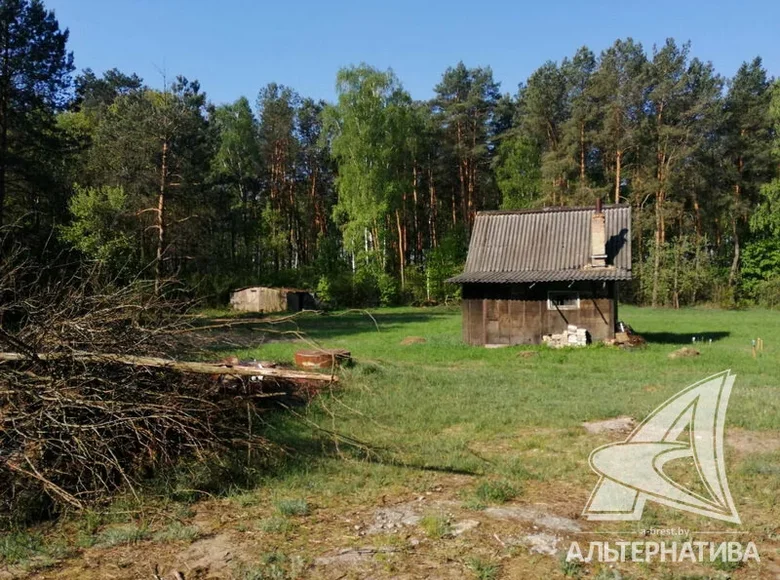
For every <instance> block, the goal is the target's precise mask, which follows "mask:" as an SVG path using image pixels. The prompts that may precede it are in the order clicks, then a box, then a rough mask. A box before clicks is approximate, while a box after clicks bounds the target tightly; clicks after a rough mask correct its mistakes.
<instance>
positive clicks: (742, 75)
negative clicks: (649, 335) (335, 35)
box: [0, 0, 780, 307]
mask: <svg viewBox="0 0 780 580" xmlns="http://www.w3.org/2000/svg"><path fill="white" fill-rule="evenodd" d="M67 43H68V31H67V30H64V29H62V28H61V27H60V24H59V23H58V22H57V20H56V18H55V16H54V14H53V13H52V12H51V11H48V10H47V9H46V7H45V6H44V5H43V3H42V2H40V1H39V0H0V227H3V228H4V229H5V230H8V231H10V232H12V236H11V238H12V239H13V240H15V241H16V242H17V243H18V244H19V245H21V246H23V247H25V248H27V249H28V250H29V251H30V252H33V253H35V254H38V255H45V254H46V253H49V254H51V255H54V254H55V253H56V254H57V255H61V253H62V252H63V251H65V252H70V253H72V254H73V255H75V256H79V257H81V258H83V259H85V260H88V261H92V262H94V263H95V264H98V265H99V266H100V267H101V268H104V269H105V270H106V271H107V272H110V273H111V274H112V275H113V276H115V277H116V279H117V280H119V281H122V282H123V283H131V282H132V281H133V280H137V279H139V278H144V279H153V280H155V281H156V282H157V283H158V285H159V284H160V283H161V281H163V280H171V279H175V280H177V281H178V282H179V283H180V287H181V288H182V291H184V292H188V293H192V294H194V295H198V296H201V297H204V298H206V299H207V300H209V301H212V302H215V303H216V302H224V300H225V299H226V296H227V293H228V292H229V291H230V290H231V289H234V288H236V287H240V286H247V285H256V284H284V285H294V286H305V287H309V288H313V289H316V290H317V291H318V293H319V295H320V297H322V298H323V299H325V300H327V301H328V302H330V303H332V304H334V305H338V306H347V305H358V304H376V303H381V304H393V303H402V302H410V303H427V302H440V301H444V300H447V299H449V298H452V297H456V296H457V288H454V287H452V286H450V285H448V284H446V283H445V280H446V279H447V278H448V277H449V276H451V275H453V274H455V273H457V272H458V271H459V269H460V268H461V267H462V264H463V261H464V259H465V251H466V248H467V244H468V237H469V233H470V228H471V225H472V223H473V220H474V217H475V215H476V212H478V211H480V210H490V209H523V208H534V207H545V206H579V205H591V204H593V203H594V202H595V200H596V199H597V198H601V199H604V200H606V201H609V202H611V203H621V204H629V205H631V207H632V208H633V217H634V228H633V235H634V239H633V256H634V272H635V280H634V281H633V283H632V284H631V285H630V286H629V287H627V288H626V292H625V295H624V298H625V299H628V300H632V301H634V302H636V303H640V304H652V305H671V306H675V307H677V306H681V305H685V304H694V303H697V302H702V301H714V302H718V303H721V304H726V305H733V304H740V303H745V302H757V303H763V304H766V305H770V306H774V305H776V304H778V303H780V238H779V237H778V235H779V234H780V171H779V169H780V165H779V162H780V84H778V83H777V82H775V81H774V80H773V79H772V78H771V77H770V76H769V75H768V73H767V71H766V69H765V68H764V67H763V65H762V62H761V59H760V58H758V57H756V58H754V59H752V60H750V61H748V62H745V63H744V64H743V65H742V66H741V67H740V68H739V70H738V71H737V72H736V74H735V75H734V76H733V77H732V78H725V77H723V76H721V75H719V74H718V73H717V72H716V71H715V70H714V69H713V66H712V64H711V63H708V62H704V61H702V60H700V59H698V58H696V57H695V56H693V55H692V54H691V46H690V44H688V43H679V42H677V41H675V40H673V39H668V40H666V41H665V42H664V43H663V44H661V45H659V46H654V47H652V48H651V49H649V50H648V49H646V48H644V47H643V46H642V45H640V44H639V43H637V42H635V41H633V40H632V39H630V38H627V39H619V40H617V41H615V43H614V44H613V45H612V46H610V47H609V48H607V49H605V50H603V51H602V52H601V53H599V54H596V53H594V52H593V51H592V50H590V49H588V48H587V47H583V48H581V49H579V50H578V51H577V52H576V53H575V54H574V55H573V56H572V57H571V58H565V59H563V60H562V61H561V62H553V61H548V62H545V63H543V64H542V65H541V66H540V67H539V68H538V69H537V70H536V71H534V72H533V74H531V75H530V77H529V78H528V79H527V80H526V81H525V82H523V83H520V84H519V86H518V89H517V91H516V92H514V94H510V93H507V92H502V89H501V86H500V83H499V82H497V81H496V80H495V79H494V78H493V73H492V71H491V69H490V68H489V67H476V68H470V67H467V66H466V65H465V64H463V63H462V62H461V63H458V64H457V65H455V66H453V67H451V68H448V69H447V70H446V71H444V73H443V74H442V77H441V79H440V80H439V82H438V84H436V85H435V88H434V97H433V98H432V99H430V100H426V101H420V100H414V99H413V98H412V97H411V96H410V95H409V93H408V92H407V91H406V90H404V88H403V85H402V83H401V81H400V80H399V79H398V78H397V77H396V76H395V75H394V74H393V72H392V71H383V70H377V69H375V68H373V67H370V66H368V65H358V66H351V67H346V68H343V69H342V70H340V71H339V72H338V75H337V78H336V95H337V96H336V100H335V102H333V103H327V102H324V101H321V100H316V99H311V98H307V97H305V96H302V95H299V94H298V93H297V92H296V91H295V90H294V89H293V88H291V87H287V86H283V85H279V84H275V83H271V84H269V85H267V86H265V87H263V88H262V89H260V91H259V92H258V95H257V97H256V99H255V100H253V101H250V100H249V99H248V98H246V97H241V98H239V99H237V100H236V101H235V102H233V103H229V104H220V105H217V104H214V103H212V102H211V101H209V99H208V97H207V95H206V93H205V92H204V91H203V90H202V88H201V86H200V84H199V83H198V82H197V81H192V80H188V79H186V78H183V77H176V78H172V79H163V82H162V88H153V87H151V86H149V85H147V84H146V83H145V82H144V80H143V79H141V78H139V77H138V76H137V75H135V74H132V73H130V72H123V71H119V70H116V69H112V70H109V71H106V72H104V73H103V74H100V75H98V74H96V73H95V72H93V71H91V70H90V69H86V70H83V71H81V72H79V73H76V71H75V69H74V66H73V56H72V54H71V53H70V52H69V51H68V47H67ZM6 237H7V236H6Z"/></svg>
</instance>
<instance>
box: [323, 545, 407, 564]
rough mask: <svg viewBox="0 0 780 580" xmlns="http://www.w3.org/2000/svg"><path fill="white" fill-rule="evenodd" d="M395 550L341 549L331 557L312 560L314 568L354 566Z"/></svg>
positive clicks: (395, 550)
mask: <svg viewBox="0 0 780 580" xmlns="http://www.w3.org/2000/svg"><path fill="white" fill-rule="evenodd" d="M397 551H398V550H397V549H396V548H343V549H341V550H339V551H338V552H336V553H335V554H333V555H331V556H320V557H319V558H315V559H314V565H315V566H338V565H345V566H354V565H356V564H360V563H361V562H367V561H369V560H372V559H373V558H374V555H376V554H388V553H391V552H397Z"/></svg>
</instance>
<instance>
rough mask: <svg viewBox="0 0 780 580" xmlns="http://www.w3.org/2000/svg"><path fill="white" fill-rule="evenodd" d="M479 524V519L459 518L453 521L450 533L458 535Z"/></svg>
mask: <svg viewBox="0 0 780 580" xmlns="http://www.w3.org/2000/svg"><path fill="white" fill-rule="evenodd" d="M477 526H479V520H461V521H459V522H455V524H453V526H452V535H453V536H460V535H461V534H465V533H466V532H468V531H471V530H473V529H474V528H476V527H477Z"/></svg>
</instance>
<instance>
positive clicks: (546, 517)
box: [483, 506, 582, 533]
mask: <svg viewBox="0 0 780 580" xmlns="http://www.w3.org/2000/svg"><path fill="white" fill-rule="evenodd" d="M483 513H484V514H485V515H486V516H488V517H491V518H494V519H497V520H516V521H523V522H529V523H531V524H533V525H535V526H538V527H540V528H546V529H548V530H553V531H555V532H570V533H574V532H579V531H581V530H582V528H581V526H580V524H578V523H577V522H576V521H574V520H572V519H570V518H565V517H563V516H559V515H556V514H551V513H549V512H548V511H546V510H544V509H541V508H535V507H508V506H507V507H491V508H487V509H486V510H485V511H484V512H483Z"/></svg>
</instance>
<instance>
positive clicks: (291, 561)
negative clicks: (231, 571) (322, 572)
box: [236, 552, 306, 580]
mask: <svg viewBox="0 0 780 580" xmlns="http://www.w3.org/2000/svg"><path fill="white" fill-rule="evenodd" d="M305 568H306V561H305V560H304V559H303V558H301V557H300V556H287V555H286V554H284V553H282V552H268V553H266V554H263V555H262V556H261V557H260V563H259V564H252V565H249V564H241V565H239V567H238V569H237V570H236V572H237V574H236V578H238V579H240V580H293V579H294V578H298V577H299V576H300V575H301V574H302V573H303V571H304V569H305Z"/></svg>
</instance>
